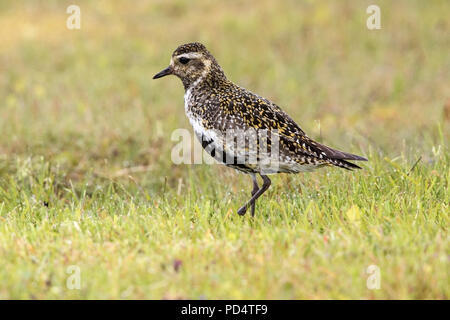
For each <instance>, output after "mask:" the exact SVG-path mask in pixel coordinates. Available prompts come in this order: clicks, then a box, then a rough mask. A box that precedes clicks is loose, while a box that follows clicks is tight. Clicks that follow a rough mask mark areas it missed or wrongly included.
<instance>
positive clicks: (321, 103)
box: [0, 1, 450, 299]
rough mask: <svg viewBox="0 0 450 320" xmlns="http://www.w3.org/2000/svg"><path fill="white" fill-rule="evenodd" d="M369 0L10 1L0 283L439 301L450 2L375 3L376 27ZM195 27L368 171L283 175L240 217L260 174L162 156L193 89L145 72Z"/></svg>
mask: <svg viewBox="0 0 450 320" xmlns="http://www.w3.org/2000/svg"><path fill="white" fill-rule="evenodd" d="M369 4H372V3H370V1H369V2H367V3H366V2H364V1H362V2H350V1H342V2H339V3H337V2H332V1H323V2H318V3H316V2H312V1H306V2H304V3H301V4H300V3H297V2H294V1H285V2H272V1H259V2H258V7H257V8H256V9H255V10H251V9H252V7H253V5H252V4H251V3H246V2H243V1H235V2H229V3H227V4H225V3H224V4H213V3H211V2H208V1H200V2H199V3H197V4H196V5H195V6H194V5H193V4H192V2H188V1H175V2H170V3H168V2H163V1H155V2H139V3H136V4H135V5H134V6H130V5H129V4H128V2H126V1H117V2H114V3H111V2H108V1H95V2H91V1H80V2H79V5H80V7H81V12H82V27H81V30H77V31H70V30H67V29H66V27H65V19H66V18H67V16H68V15H67V14H66V13H65V9H66V4H64V3H62V2H60V1H35V2H33V3H30V2H25V1H24V2H17V1H2V4H1V5H0V28H1V29H2V30H11V32H2V33H1V34H0V42H1V43H2V45H1V46H0V69H1V70H2V72H1V73H0V97H1V98H2V99H0V133H1V137H0V261H1V266H2V267H1V268H0V298H2V299H11V298H18V299H30V298H33V299H46V298H50V299H62V298H74V299H97V298H113V299H119V298H125V299H131V298H136V299H145V298H153V299H161V298H167V299H176V298H183V299H184V298H192V299H201V298H206V299H214V298H230V299H239V298H256V299H258V298H261V299H266V298H267V299H292V298H294V299H330V298H333V299H345V298H350V299H386V298H387V299H448V298H449V296H450V287H449V285H448V283H449V271H448V270H450V269H449V266H448V264H449V260H450V258H449V257H450V256H449V252H450V248H449V234H448V226H449V219H450V218H449V214H448V212H449V202H450V201H449V200H450V196H449V192H448V183H449V178H450V170H449V163H450V161H449V160H450V159H449V152H448V146H447V144H448V137H449V133H450V132H449V121H450V116H449V115H450V101H449V99H450V88H449V86H448V83H449V80H450V61H449V60H448V54H447V52H448V48H449V47H450V43H449V40H448V36H447V35H448V33H449V31H450V24H449V22H448V19H447V17H446V16H445V14H444V12H448V10H449V9H450V8H449V3H448V2H447V1H429V2H427V3H422V2H420V1H395V2H392V1H379V5H380V8H381V12H382V20H381V23H382V29H381V30H377V31H369V30H367V28H366V27H365V20H366V18H367V14H366V13H365V9H366V7H367V6H368V5H369ZM13 30H14V32H13ZM193 40H198V41H201V42H204V43H205V44H206V45H207V46H208V47H209V48H210V50H211V51H212V52H213V54H215V56H216V57H217V59H218V60H219V62H220V63H221V64H222V66H223V68H224V69H225V71H226V73H227V74H228V75H229V77H230V78H231V79H232V80H233V81H236V82H238V83H239V84H241V85H242V86H244V87H247V88H249V89H251V90H252V91H254V92H257V93H259V94H261V95H264V96H266V97H268V98H270V99H272V100H274V101H276V102H277V103H278V104H279V105H280V106H282V107H283V108H284V109H285V110H286V111H287V112H288V113H289V114H290V115H291V116H292V117H293V118H294V119H295V120H296V121H297V122H298V123H299V124H300V125H301V126H302V128H303V129H304V130H305V131H306V132H308V133H309V135H310V136H312V137H313V138H316V139H318V140H320V141H322V142H324V143H326V144H328V145H331V146H333V147H336V148H340V149H343V150H345V151H348V152H353V153H357V154H362V155H365V156H366V157H368V158H369V162H368V163H363V167H364V169H363V170H360V171H356V172H347V171H344V170H339V169H331V168H330V169H324V170H321V171H317V172H314V173H308V174H302V175H295V176H294V175H278V176H274V178H273V183H272V186H271V188H270V189H269V191H268V192H267V193H266V194H265V195H264V196H263V197H262V198H260V200H259V201H258V203H257V214H256V217H255V218H254V219H251V218H250V217H249V216H245V217H240V216H238V215H237V214H236V210H237V209H238V208H239V206H240V205H242V204H243V203H244V201H245V200H246V199H247V198H248V197H249V193H250V190H251V182H250V178H249V177H247V176H244V175H242V174H236V173H235V172H234V171H232V170H230V169H228V168H224V167H222V166H219V165H212V166H211V165H205V164H204V165H175V164H174V163H172V162H171V160H170V155H171V149H172V147H173V146H174V145H175V144H176V142H174V141H171V139H170V136H171V132H172V131H173V130H175V129H177V128H189V123H188V121H187V120H186V118H185V115H184V110H183V100H182V96H183V90H182V86H181V84H180V82H179V81H178V80H176V79H174V78H172V79H169V78H167V79H166V78H165V79H162V80H160V81H152V80H151V76H153V74H155V73H156V72H158V71H160V70H161V69H162V68H164V67H165V66H166V65H167V63H168V61H169V55H170V53H171V52H172V51H173V49H174V48H175V47H176V46H178V45H179V44H181V43H185V42H189V41H193ZM370 265H376V266H378V267H379V270H380V274H381V282H380V289H378V290H370V289H368V288H367V286H366V281H367V279H368V277H369V276H370V275H369V274H368V273H366V270H367V268H368V267H369V266H370ZM70 266H77V267H79V270H80V272H81V287H80V289H79V290H71V289H69V288H68V287H67V285H66V284H67V280H68V279H69V278H70V276H71V274H70V273H69V272H68V268H69V267H70Z"/></svg>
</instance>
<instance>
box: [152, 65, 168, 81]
mask: <svg viewBox="0 0 450 320" xmlns="http://www.w3.org/2000/svg"><path fill="white" fill-rule="evenodd" d="M169 74H172V69H171V68H170V67H167V68H165V69H164V70H163V71H161V72H158V73H157V74H155V75H154V76H153V79H158V78H162V77H165V76H168V75H169Z"/></svg>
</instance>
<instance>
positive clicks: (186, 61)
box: [178, 57, 190, 64]
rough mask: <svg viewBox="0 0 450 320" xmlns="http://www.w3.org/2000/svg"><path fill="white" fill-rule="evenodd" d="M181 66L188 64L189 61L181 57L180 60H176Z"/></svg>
mask: <svg viewBox="0 0 450 320" xmlns="http://www.w3.org/2000/svg"><path fill="white" fill-rule="evenodd" d="M178 60H179V61H180V62H181V63H182V64H186V63H188V62H189V60H190V59H188V58H186V57H181V58H180V59H178Z"/></svg>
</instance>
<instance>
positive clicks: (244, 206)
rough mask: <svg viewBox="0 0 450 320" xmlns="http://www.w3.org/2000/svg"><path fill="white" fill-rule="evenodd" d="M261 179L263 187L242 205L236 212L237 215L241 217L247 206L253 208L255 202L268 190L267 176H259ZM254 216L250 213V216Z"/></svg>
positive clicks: (268, 180) (269, 182)
mask: <svg viewBox="0 0 450 320" xmlns="http://www.w3.org/2000/svg"><path fill="white" fill-rule="evenodd" d="M261 178H262V179H263V185H262V187H261V189H259V190H258V191H256V193H255V194H254V195H253V196H252V198H251V199H250V200H249V201H248V202H247V203H246V204H244V205H243V206H242V207H241V208H240V209H239V210H238V214H239V215H241V216H243V215H244V214H245V213H246V212H247V209H248V207H249V206H252V207H253V206H254V205H255V202H256V200H257V199H258V198H259V197H260V196H261V195H262V194H263V193H264V192H266V190H267V189H269V187H270V184H271V181H270V179H269V177H268V176H266V175H262V174H261ZM253 215H254V212H253V213H252V216H253Z"/></svg>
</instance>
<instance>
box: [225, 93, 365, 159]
mask: <svg viewBox="0 0 450 320" xmlns="http://www.w3.org/2000/svg"><path fill="white" fill-rule="evenodd" d="M236 90H237V91H238V93H236V92H234V93H233V92H231V93H229V94H230V96H228V97H227V96H225V97H223V98H222V99H221V102H220V103H221V107H222V110H225V117H224V120H223V121H224V123H226V122H228V120H230V119H232V120H233V121H232V122H233V126H234V127H235V128H239V129H244V130H246V129H248V128H255V129H266V130H268V131H271V132H272V131H275V132H276V133H277V134H278V136H279V142H280V145H279V147H280V151H284V152H285V153H288V154H290V155H291V156H293V157H294V158H296V157H297V158H300V159H303V158H304V157H307V158H308V159H307V160H309V161H311V160H314V161H313V162H314V163H316V164H321V163H327V162H330V161H329V160H345V159H346V160H366V159H365V158H363V157H359V156H356V155H353V154H349V153H345V152H342V151H338V150H335V149H332V148H330V147H327V146H325V145H323V144H320V143H318V142H316V141H314V140H312V139H311V138H309V137H308V136H307V135H306V134H305V132H304V131H303V130H302V129H301V128H300V126H299V125H298V124H297V123H295V121H294V120H293V119H292V118H291V117H290V116H289V115H288V114H287V113H286V112H284V111H283V110H282V109H281V108H280V107H279V106H277V105H276V104H274V103H272V102H271V101H269V100H267V99H265V98H262V97H260V96H258V95H256V94H253V93H249V92H248V91H246V90H244V89H242V88H239V87H238V89H236ZM222 129H224V128H222Z"/></svg>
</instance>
